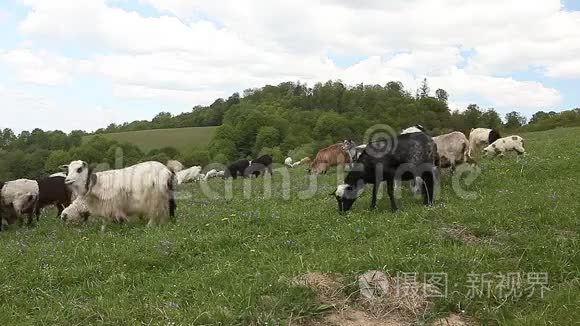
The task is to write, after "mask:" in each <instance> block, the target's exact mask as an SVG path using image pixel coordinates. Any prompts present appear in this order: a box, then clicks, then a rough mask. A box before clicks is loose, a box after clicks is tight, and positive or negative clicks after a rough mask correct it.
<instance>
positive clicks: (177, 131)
mask: <svg viewBox="0 0 580 326" xmlns="http://www.w3.org/2000/svg"><path fill="white" fill-rule="evenodd" d="M216 128H217V127H191V128H174V129H152V130H140V131H127V132H118V133H110V134H100V135H99V136H102V137H104V138H107V139H111V140H116V141H118V142H121V143H132V144H135V145H137V146H138V147H139V148H140V149H141V150H142V151H145V152H148V151H150V150H152V149H159V148H163V147H168V146H171V147H174V148H176V149H177V150H179V151H181V152H182V153H184V152H187V151H189V150H191V148H193V147H194V146H197V147H206V146H207V145H208V144H209V142H210V141H211V140H212V139H213V136H214V134H215V130H216ZM91 137H94V135H90V136H85V137H84V138H83V141H85V142H86V141H89V139H91Z"/></svg>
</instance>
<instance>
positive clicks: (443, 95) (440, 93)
mask: <svg viewBox="0 0 580 326" xmlns="http://www.w3.org/2000/svg"><path fill="white" fill-rule="evenodd" d="M435 97H437V99H438V100H439V101H441V102H444V103H447V100H449V94H447V92H446V91H445V90H444V89H441V88H439V89H437V90H436V91H435Z"/></svg>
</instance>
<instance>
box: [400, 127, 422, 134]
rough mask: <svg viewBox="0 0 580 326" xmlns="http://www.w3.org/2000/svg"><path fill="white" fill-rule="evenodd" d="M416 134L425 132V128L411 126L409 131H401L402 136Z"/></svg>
mask: <svg viewBox="0 0 580 326" xmlns="http://www.w3.org/2000/svg"><path fill="white" fill-rule="evenodd" d="M414 132H425V128H423V126H422V125H414V126H411V127H409V128H407V129H403V131H401V135H404V134H411V133H414Z"/></svg>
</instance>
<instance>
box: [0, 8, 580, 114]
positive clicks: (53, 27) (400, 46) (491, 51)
mask: <svg viewBox="0 0 580 326" xmlns="http://www.w3.org/2000/svg"><path fill="white" fill-rule="evenodd" d="M21 1H22V2H23V3H24V4H25V5H27V6H29V7H30V11H29V13H28V15H27V16H26V18H25V19H24V20H23V21H21V22H20V25H19V31H20V32H21V34H22V35H23V36H25V37H26V43H27V44H28V46H29V47H30V48H24V49H15V50H12V51H7V52H4V53H2V54H0V60H2V61H3V62H4V63H5V64H9V65H10V66H11V67H12V68H13V69H14V70H15V72H16V73H17V76H18V77H19V78H20V80H22V81H26V82H32V83H40V84H48V85H60V84H66V83H71V81H73V80H74V76H75V75H76V74H79V73H90V74H96V75H97V76H99V77H104V78H105V79H106V80H108V81H109V82H110V84H111V86H112V88H111V89H112V92H113V95H114V96H117V97H126V98H151V99H161V100H170V99H171V100H174V101H178V102H179V103H183V105H184V110H186V109H188V108H189V107H191V106H192V105H195V104H205V103H209V102H211V101H212V100H213V99H214V98H215V97H218V96H219V97H222V96H228V95H229V94H225V93H224V92H225V90H243V89H245V88H249V87H259V86H262V85H264V84H275V83H278V82H283V81H288V80H292V81H297V80H300V81H303V82H309V83H310V84H312V83H314V82H317V81H326V80H328V79H339V78H340V79H342V80H343V81H345V82H347V83H350V84H357V83H360V82H364V83H378V84H385V83H386V82H388V81H390V80H399V81H401V82H403V83H404V85H405V87H407V88H415V87H417V85H418V81H420V80H421V79H422V78H423V77H427V78H429V80H430V85H431V87H432V88H433V89H436V88H445V89H446V90H447V91H448V92H449V93H450V94H451V100H453V99H454V97H457V98H461V99H465V98H466V97H470V96H471V97H474V98H484V99H485V100H487V101H488V102H489V103H490V104H491V105H494V106H496V107H498V108H499V107H506V108H523V109H528V110H532V109H535V108H538V107H546V106H555V105H558V103H559V102H560V100H561V98H560V94H559V92H558V91H557V90H555V89H552V88H548V87H545V86H544V85H542V84H541V83H539V82H535V81H518V80H514V79H512V78H510V77H509V75H510V73H511V72H514V71H517V70H525V69H528V68H530V67H533V68H534V69H536V70H537V71H540V72H543V73H545V74H546V75H547V76H550V77H555V78H563V77H566V78H578V77H580V61H578V59H577V54H578V53H580V13H574V12H564V11H562V9H561V5H560V2H559V1H558V0H535V1H529V0H488V1H459V0H411V1H403V0H396V1H374V0H373V1H346V0H323V1H320V2H312V1H308V0H296V1H294V2H279V1H269V0H253V1H244V2H240V1H237V0H224V1H215V0H211V1H210V0H197V1H190V0H135V1H139V2H140V3H141V4H142V5H151V6H153V7H155V8H157V9H158V10H159V11H160V12H161V15H160V16H159V17H144V16H141V15H139V14H138V13H137V12H128V11H125V10H123V9H120V8H117V7H114V4H115V2H117V1H119V0H110V1H105V0H79V1H74V2H71V1H68V0H21ZM39 40H41V41H43V42H45V43H44V44H46V42H50V44H55V46H59V45H63V44H66V45H67V46H70V45H73V46H76V47H82V48H83V49H84V50H85V51H86V52H88V53H89V54H88V55H87V56H86V57H85V58H84V59H83V60H80V59H78V58H67V57H63V56H61V55H58V54H56V53H55V52H50V51H39V50H31V49H32V48H34V45H35V44H36V42H38V41H39ZM465 51H468V52H469V53H472V54H473V57H471V58H468V59H467V58H466V57H465V56H464V55H463V54H464V53H465ZM327 53H338V54H341V55H355V56H357V57H364V58H366V59H363V60H361V61H360V62H358V63H356V64H353V65H352V66H350V67H346V68H340V67H338V66H337V65H335V64H334V63H333V62H332V58H329V57H328V55H327ZM505 76H508V77H505ZM128 120H133V118H128Z"/></svg>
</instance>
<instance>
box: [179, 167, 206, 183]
mask: <svg viewBox="0 0 580 326" xmlns="http://www.w3.org/2000/svg"><path fill="white" fill-rule="evenodd" d="M175 175H176V176H177V184H182V183H186V182H190V181H198V180H201V178H202V175H201V166H192V167H190V168H189V169H185V170H181V171H179V172H177V173H175Z"/></svg>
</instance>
